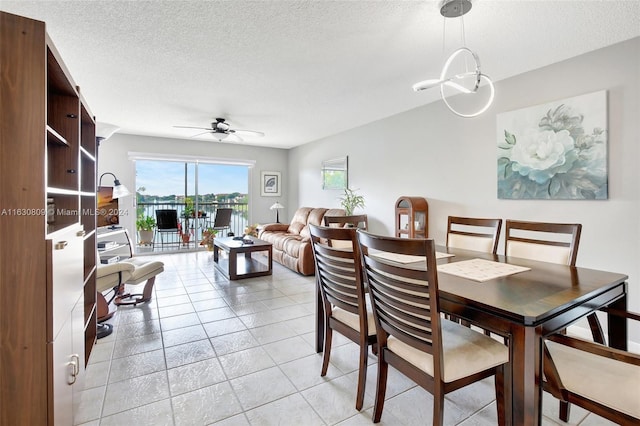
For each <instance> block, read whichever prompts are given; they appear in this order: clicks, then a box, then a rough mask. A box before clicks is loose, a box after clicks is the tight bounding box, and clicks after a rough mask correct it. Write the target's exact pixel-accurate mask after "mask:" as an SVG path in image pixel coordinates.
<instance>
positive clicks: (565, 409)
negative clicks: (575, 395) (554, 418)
mask: <svg viewBox="0 0 640 426" xmlns="http://www.w3.org/2000/svg"><path fill="white" fill-rule="evenodd" d="M570 414H571V405H570V404H569V403H568V402H566V401H560V420H562V421H563V422H568V421H569V415H570Z"/></svg>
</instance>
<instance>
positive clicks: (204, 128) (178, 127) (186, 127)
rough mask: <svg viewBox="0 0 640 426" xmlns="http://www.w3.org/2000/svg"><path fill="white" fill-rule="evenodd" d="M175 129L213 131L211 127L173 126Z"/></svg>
mask: <svg viewBox="0 0 640 426" xmlns="http://www.w3.org/2000/svg"><path fill="white" fill-rule="evenodd" d="M173 127H175V128H176V129H200V130H213V129H212V128H211V127H193V126H173Z"/></svg>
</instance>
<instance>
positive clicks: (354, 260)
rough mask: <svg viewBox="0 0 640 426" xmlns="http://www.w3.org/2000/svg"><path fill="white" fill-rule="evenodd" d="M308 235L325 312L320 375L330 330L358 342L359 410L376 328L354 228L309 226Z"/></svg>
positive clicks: (326, 359) (327, 354) (328, 351)
mask: <svg viewBox="0 0 640 426" xmlns="http://www.w3.org/2000/svg"><path fill="white" fill-rule="evenodd" d="M309 232H310V234H311V244H312V246H313V258H314V261H315V267H316V272H315V274H316V283H317V285H318V286H319V287H320V296H321V298H322V306H323V310H324V328H325V337H324V354H323V359H322V371H321V373H320V375H321V376H323V377H324V376H325V375H326V374H327V369H328V367H329V358H330V357H331V342H332V337H333V330H335V331H337V332H338V333H340V334H342V335H343V336H345V337H347V338H349V339H350V340H352V341H353V342H355V343H357V344H358V345H359V346H360V360H359V374H358V390H357V393H356V409H357V410H360V409H362V404H363V402H364V390H365V383H366V380H367V356H368V351H369V346H374V348H373V349H374V351H375V349H376V348H375V344H376V329H375V324H374V321H373V314H372V312H371V309H370V308H367V303H366V299H365V296H364V294H365V292H364V286H363V279H362V266H361V264H360V251H359V249H358V244H357V242H356V228H328V227H320V226H315V225H309ZM332 242H340V243H342V244H339V245H338V244H332ZM345 244H346V245H345Z"/></svg>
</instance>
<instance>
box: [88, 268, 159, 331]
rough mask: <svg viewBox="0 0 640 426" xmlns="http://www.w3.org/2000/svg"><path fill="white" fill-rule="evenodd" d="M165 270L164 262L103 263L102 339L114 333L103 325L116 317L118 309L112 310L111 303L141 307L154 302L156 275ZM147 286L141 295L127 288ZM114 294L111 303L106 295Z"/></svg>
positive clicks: (100, 297) (98, 284)
mask: <svg viewBox="0 0 640 426" xmlns="http://www.w3.org/2000/svg"><path fill="white" fill-rule="evenodd" d="M163 271H164V263H162V262H158V261H147V260H144V259H141V258H131V259H127V260H125V261H122V262H118V263H113V264H108V265H103V264H99V265H98V268H97V271H96V289H97V293H98V294H97V300H96V304H97V317H98V323H99V325H98V338H102V337H105V336H108V335H109V334H111V332H112V327H111V325H110V324H103V322H104V321H106V320H108V319H109V318H111V317H112V316H113V314H114V313H115V311H116V309H111V308H110V305H111V302H113V301H114V300H115V302H114V304H115V305H116V306H119V305H134V306H135V305H137V304H138V303H145V302H148V301H149V300H151V295H152V293H153V285H154V283H155V280H156V275H158V274H159V273H161V272H163ZM143 282H144V283H145V286H144V289H143V291H142V293H140V294H131V293H125V285H127V284H130V285H137V284H142V283H143ZM110 291H112V292H113V294H111V296H110V298H109V300H107V298H106V297H105V294H109V292H110Z"/></svg>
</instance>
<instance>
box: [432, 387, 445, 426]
mask: <svg viewBox="0 0 640 426" xmlns="http://www.w3.org/2000/svg"><path fill="white" fill-rule="evenodd" d="M443 422H444V389H443V386H442V383H440V384H438V383H435V386H434V389H433V426H442V424H443Z"/></svg>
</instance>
